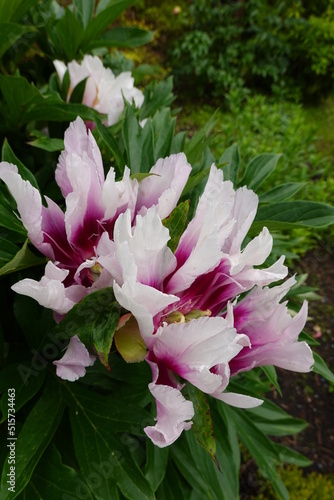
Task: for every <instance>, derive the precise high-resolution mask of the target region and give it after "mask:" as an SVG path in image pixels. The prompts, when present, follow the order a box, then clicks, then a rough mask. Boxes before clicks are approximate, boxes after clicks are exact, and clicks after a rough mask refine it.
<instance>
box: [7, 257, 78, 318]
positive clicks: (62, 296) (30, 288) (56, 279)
mask: <svg viewBox="0 0 334 500" xmlns="http://www.w3.org/2000/svg"><path fill="white" fill-rule="evenodd" d="M68 274H69V271H67V270H65V269H59V268H58V267H57V266H55V265H54V264H53V263H52V262H48V263H47V265H46V268H45V275H44V276H43V277H42V279H41V280H40V281H35V280H32V279H30V278H26V279H24V280H22V281H19V282H18V283H15V285H13V286H12V290H14V292H16V293H19V294H21V295H26V296H28V297H31V298H32V299H35V300H36V301H37V302H38V303H39V304H40V305H41V306H43V307H46V308H48V309H51V310H52V311H54V312H56V313H57V314H60V315H63V314H66V313H67V312H68V311H69V310H70V309H72V307H73V306H74V305H75V303H76V302H75V301H73V300H71V299H70V298H69V294H70V293H72V294H73V291H72V292H70V290H71V289H72V288H76V292H77V293H76V296H77V297H80V299H82V297H83V296H84V295H85V294H86V293H87V292H86V288H85V287H82V286H81V285H73V287H69V288H66V287H65V285H64V284H63V281H64V280H65V278H66V277H67V276H68ZM72 297H73V295H72ZM80 299H79V300H80Z"/></svg>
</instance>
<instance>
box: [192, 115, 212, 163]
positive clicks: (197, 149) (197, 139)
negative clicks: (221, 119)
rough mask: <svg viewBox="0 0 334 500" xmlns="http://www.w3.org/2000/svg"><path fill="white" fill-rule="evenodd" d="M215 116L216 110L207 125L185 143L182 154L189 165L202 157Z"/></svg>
mask: <svg viewBox="0 0 334 500" xmlns="http://www.w3.org/2000/svg"><path fill="white" fill-rule="evenodd" d="M217 115H218V110H217V111H215V112H214V114H213V115H212V116H211V118H210V119H209V120H208V121H207V123H206V124H205V125H203V127H201V128H200V129H199V130H198V132H196V133H195V134H194V135H193V136H192V138H191V139H190V140H189V142H187V143H186V146H185V149H184V152H185V154H186V157H187V159H188V161H189V163H190V164H191V165H193V164H194V163H195V162H196V161H197V160H198V159H199V158H200V157H201V156H202V153H203V150H204V148H205V146H206V145H207V144H208V138H209V135H210V134H211V131H212V129H213V128H214V126H215V125H216V123H217V121H218V117H217Z"/></svg>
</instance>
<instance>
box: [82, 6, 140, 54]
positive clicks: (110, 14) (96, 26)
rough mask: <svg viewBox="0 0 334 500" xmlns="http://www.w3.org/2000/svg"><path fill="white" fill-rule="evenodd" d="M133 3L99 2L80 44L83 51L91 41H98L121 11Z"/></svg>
mask: <svg viewBox="0 0 334 500" xmlns="http://www.w3.org/2000/svg"><path fill="white" fill-rule="evenodd" d="M133 3H134V0H109V1H107V2H100V3H99V5H98V7H97V10H96V14H95V17H94V19H93V20H92V21H91V22H90V23H89V25H88V26H87V28H86V30H85V34H84V39H83V43H82V49H83V51H86V50H87V48H89V46H90V42H91V40H96V39H98V37H99V35H100V34H101V33H102V32H103V31H104V30H105V29H106V28H108V26H109V25H110V24H112V23H113V22H114V21H115V20H116V19H117V18H118V17H119V15H120V14H121V13H122V12H123V10H125V9H127V8H128V7H130V5H132V4H133Z"/></svg>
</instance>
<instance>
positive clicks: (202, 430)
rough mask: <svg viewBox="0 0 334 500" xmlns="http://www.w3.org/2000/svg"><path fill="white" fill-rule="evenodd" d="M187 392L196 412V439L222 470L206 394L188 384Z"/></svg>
mask: <svg viewBox="0 0 334 500" xmlns="http://www.w3.org/2000/svg"><path fill="white" fill-rule="evenodd" d="M187 391H188V395H189V399H190V401H192V403H193V405H194V410H195V415H194V417H193V426H192V429H193V431H194V433H195V436H196V439H197V441H198V442H199V444H200V445H201V446H203V448H204V449H205V451H206V452H207V453H208V454H209V455H210V457H211V458H212V459H213V461H214V462H215V464H216V465H217V467H218V468H220V467H219V464H218V461H217V457H216V442H215V438H214V435H213V426H212V418H211V413H210V406H209V403H208V401H207V399H206V397H205V395H204V393H203V392H202V391H200V390H198V389H197V388H196V387H194V386H193V385H192V384H187Z"/></svg>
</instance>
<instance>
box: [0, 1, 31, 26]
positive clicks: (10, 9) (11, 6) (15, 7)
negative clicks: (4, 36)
mask: <svg viewBox="0 0 334 500" xmlns="http://www.w3.org/2000/svg"><path fill="white" fill-rule="evenodd" d="M37 2H38V0H11V1H10V2H8V0H1V1H0V22H4V21H14V22H15V21H19V20H20V19H21V17H23V16H24V14H25V13H26V12H28V10H29V9H31V7H33V6H34V5H36V4H37Z"/></svg>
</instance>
